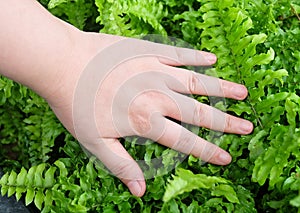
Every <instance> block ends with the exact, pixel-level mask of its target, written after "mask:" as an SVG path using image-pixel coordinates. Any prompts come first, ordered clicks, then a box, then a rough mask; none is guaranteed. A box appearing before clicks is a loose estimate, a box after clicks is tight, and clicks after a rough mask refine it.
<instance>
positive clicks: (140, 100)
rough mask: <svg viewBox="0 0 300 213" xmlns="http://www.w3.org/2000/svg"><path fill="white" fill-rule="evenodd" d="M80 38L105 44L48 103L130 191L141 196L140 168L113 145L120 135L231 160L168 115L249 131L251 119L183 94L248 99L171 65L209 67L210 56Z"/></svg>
mask: <svg viewBox="0 0 300 213" xmlns="http://www.w3.org/2000/svg"><path fill="white" fill-rule="evenodd" d="M86 36H87V39H89V40H90V41H91V42H92V43H93V42H95V43H94V44H95V45H94V46H97V45H96V43H97V39H99V42H98V43H100V41H103V38H104V37H105V38H106V39H108V41H109V42H108V43H109V44H110V45H106V47H105V48H103V47H102V48H98V49H101V50H100V51H99V52H98V53H97V54H95V50H93V51H91V52H94V53H93V54H94V56H93V59H92V60H91V61H90V62H89V63H88V64H87V66H86V67H85V69H82V70H80V71H78V72H77V73H72V74H70V73H69V72H68V71H66V72H65V73H64V75H63V76H62V79H61V82H62V84H63V86H62V85H61V86H59V87H58V88H63V90H59V91H58V92H56V93H54V94H52V95H51V97H48V98H47V99H48V102H49V103H50V105H51V107H52V109H53V110H54V112H55V113H56V114H57V116H58V117H59V119H60V120H61V122H62V123H63V124H64V125H65V126H66V127H67V129H68V130H69V131H70V132H71V133H72V134H73V135H74V136H75V137H76V138H77V139H78V141H79V142H80V143H81V144H82V145H83V146H84V147H85V148H86V149H87V150H89V151H90V152H91V153H92V154H93V155H95V156H96V157H97V158H98V159H100V160H101V161H102V162H103V163H104V164H105V165H106V166H107V168H108V169H109V170H110V171H111V172H112V173H113V174H115V175H116V176H117V177H118V178H120V179H121V180H122V181H123V182H124V183H125V184H126V185H127V186H128V188H129V189H130V191H131V193H132V194H134V195H136V196H142V195H143V194H144V192H145V188H146V186H145V180H144V176H143V173H142V171H141V169H140V168H139V166H138V164H137V163H136V162H135V161H134V160H133V159H132V157H131V156H130V155H129V154H128V153H127V151H126V150H125V149H124V147H123V146H122V145H121V144H120V143H119V141H118V138H120V137H125V136H131V135H137V136H142V137H145V138H150V139H152V140H154V141H157V142H158V143H160V144H162V145H165V146H167V147H170V148H173V149H175V150H178V151H180V152H182V153H186V154H192V155H193V156H195V157H199V158H201V159H202V160H204V161H206V162H211V163H214V164H219V165H226V164H228V163H230V161H231V157H230V155H229V154H228V153H227V152H226V151H224V150H222V149H220V148H219V147H218V146H216V145H214V144H212V143H209V142H207V141H205V140H204V139H202V138H200V137H198V136H197V135H195V134H193V133H192V132H190V131H188V130H187V129H185V128H183V127H182V126H181V125H179V124H178V123H175V122H173V121H171V120H170V119H168V118H166V117H170V118H173V119H176V120H178V121H182V122H184V123H188V124H192V125H197V126H201V127H206V128H210V129H213V130H217V131H222V132H223V131H224V132H228V133H237V134H248V133H250V132H251V131H252V128H253V126H252V124H251V123H250V122H249V121H246V120H243V119H240V118H237V117H234V116H231V115H228V114H225V113H223V112H221V111H219V110H217V109H215V108H212V107H210V106H207V105H204V104H202V103H199V102H197V101H196V100H194V99H192V98H190V97H188V96H185V95H183V94H198V95H209V96H219V97H227V98H233V99H237V100H242V99H244V98H245V97H246V96H247V89H246V88H245V87H244V86H243V85H239V84H236V83H232V82H228V81H224V80H220V79H217V78H213V77H209V76H206V75H202V74H198V73H195V72H192V71H189V70H185V69H182V68H177V67H175V66H182V65H193V66H209V65H212V64H214V63H215V61H216V57H215V55H213V54H210V53H207V52H202V51H196V50H191V49H185V48H176V47H173V46H167V45H161V44H156V43H151V42H147V41H141V40H136V39H128V38H122V37H116V36H108V35H101V34H100V35H91V34H89V35H86ZM91 46H93V45H91ZM89 54H90V53H89ZM86 63H87V62H86ZM70 91H72V92H70ZM71 112H73V113H71Z"/></svg>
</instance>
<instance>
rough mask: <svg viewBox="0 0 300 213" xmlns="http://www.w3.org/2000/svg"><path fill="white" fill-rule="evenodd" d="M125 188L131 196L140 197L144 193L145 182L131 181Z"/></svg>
mask: <svg viewBox="0 0 300 213" xmlns="http://www.w3.org/2000/svg"><path fill="white" fill-rule="evenodd" d="M127 187H128V189H129V191H130V192H131V194H133V195H135V196H137V197H142V196H143V195H144V194H145V191H146V183H145V180H131V181H129V182H128V183H127Z"/></svg>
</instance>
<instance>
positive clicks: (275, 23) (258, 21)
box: [0, 0, 300, 212]
mask: <svg viewBox="0 0 300 213" xmlns="http://www.w3.org/2000/svg"><path fill="white" fill-rule="evenodd" d="M40 2H41V3H42V4H43V5H44V6H45V7H46V8H47V9H49V10H50V11H51V12H52V13H53V14H55V15H56V16H58V17H60V18H61V19H64V20H65V21H68V22H69V23H71V24H73V25H74V26H76V27H78V28H79V29H81V30H86V31H99V30H100V32H103V33H111V34H118V35H123V36H141V35H147V34H153V33H155V34H160V35H162V36H167V35H168V36H173V37H178V38H181V39H183V40H184V41H186V42H188V43H189V44H191V46H193V47H195V48H197V49H202V50H207V51H210V52H213V53H215V54H216V55H217V56H218V62H217V64H216V65H215V66H214V67H213V68H211V69H208V70H206V71H205V73H206V74H208V75H213V76H217V77H221V78H223V79H226V80H231V81H235V82H238V83H242V84H244V85H245V86H246V87H247V88H248V90H249V96H248V98H247V99H246V100H245V101H243V102H237V101H233V100H226V101H225V100H222V101H217V102H216V103H211V104H212V105H213V104H215V106H216V107H218V108H220V109H222V110H226V111H227V112H228V113H231V114H234V115H238V116H240V117H243V118H245V119H248V120H250V121H252V122H253V123H254V126H255V129H254V131H253V133H252V134H251V135H247V136H239V135H232V134H222V133H214V134H213V135H212V134H210V132H209V131H208V130H205V129H203V130H201V131H200V133H199V135H200V136H201V137H204V138H206V139H207V140H210V141H213V142H214V143H216V144H217V145H219V146H221V147H222V148H224V149H226V150H228V151H229V152H230V153H231V155H232V157H233V160H232V163H231V164H230V165H228V166H224V167H220V166H215V165H211V164H204V163H203V162H201V161H200V160H199V159H196V158H194V157H192V156H188V157H187V156H184V155H182V154H179V153H177V152H175V151H173V150H170V149H166V148H165V147H162V146H160V145H158V144H156V143H153V142H151V141H147V142H146V145H145V146H141V145H138V144H140V143H139V141H138V140H139V139H137V138H127V139H126V140H124V142H123V143H124V146H125V147H126V149H127V150H128V151H129V152H130V154H131V155H132V156H133V157H134V158H135V159H136V160H139V159H144V161H145V164H143V165H141V166H142V167H143V169H144V171H145V176H149V175H150V174H152V173H153V172H154V168H156V167H157V165H155V162H152V161H151V159H153V158H159V159H161V162H160V165H162V166H161V167H160V169H158V170H157V171H156V173H155V176H154V177H153V179H148V180H147V192H146V194H145V196H144V197H142V198H136V197H133V196H132V195H130V193H129V191H128V189H126V187H125V186H124V185H123V184H122V183H121V182H120V181H119V180H118V179H116V178H115V177H112V176H111V175H109V174H108V173H107V172H106V170H105V168H104V167H103V166H102V165H101V163H100V162H97V163H95V162H96V160H95V159H93V158H91V159H88V158H87V157H86V155H85V154H84V152H82V149H81V147H80V145H79V144H78V143H77V142H76V141H75V140H74V138H72V136H71V135H70V134H69V133H67V132H66V130H65V129H64V128H63V127H62V125H61V124H60V123H59V122H58V120H57V119H56V118H55V116H54V114H53V113H52V111H51V110H50V108H49V107H48V106H47V104H46V103H45V102H44V101H43V100H42V99H41V98H40V97H38V96H37V95H36V94H34V93H33V92H32V91H30V90H29V89H27V88H25V87H23V86H21V85H19V84H17V83H14V82H12V81H10V80H8V79H5V78H3V77H1V78H0V105H1V109H0V114H1V118H2V119H1V120H0V137H1V143H0V146H1V154H2V155H1V167H2V168H3V169H4V170H5V171H6V172H7V173H6V174H5V175H4V176H3V177H2V178H1V180H0V185H1V193H2V195H4V194H7V195H8V196H12V195H15V196H16V197H17V199H18V200H19V199H21V198H24V199H25V203H26V205H27V204H30V203H34V204H35V206H36V207H37V208H38V209H40V210H41V211H42V212H130V211H131V212H287V211H289V212H300V129H299V126H300V97H299V96H300V83H299V82H300V75H299V72H300V49H299V46H300V45H299V44H300V36H299V34H300V18H299V13H300V9H299V8H300V5H299V3H297V1H296V0H281V1H272V0H266V1H262V0H257V1H248V0H243V1H233V0H223V1H221V0H185V1H174V0H150V1H146V0H141V1H137V0H107V1H104V0H95V1H93V0H40ZM195 69H197V68H195ZM195 98H197V99H198V100H199V101H203V100H204V101H206V102H208V101H209V100H208V99H205V98H203V97H195ZM210 100H211V101H213V99H210ZM178 159H180V160H179V161H183V162H182V163H180V164H178V163H177V162H178ZM173 167H176V169H175V170H174V171H173V170H172V168H173ZM170 170H171V171H170ZM169 171H170V172H169Z"/></svg>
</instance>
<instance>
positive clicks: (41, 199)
mask: <svg viewBox="0 0 300 213" xmlns="http://www.w3.org/2000/svg"><path fill="white" fill-rule="evenodd" d="M44 198H45V195H44V193H43V190H42V189H39V190H38V191H37V193H36V195H35V197H34V204H35V206H36V207H37V208H38V209H39V210H42V204H43V202H44Z"/></svg>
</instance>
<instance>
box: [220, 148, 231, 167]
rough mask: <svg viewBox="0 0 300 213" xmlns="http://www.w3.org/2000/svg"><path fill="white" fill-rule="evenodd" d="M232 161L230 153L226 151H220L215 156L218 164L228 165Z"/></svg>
mask: <svg viewBox="0 0 300 213" xmlns="http://www.w3.org/2000/svg"><path fill="white" fill-rule="evenodd" d="M231 161H232V157H231V155H230V154H229V153H228V152H226V151H222V152H220V153H219V155H218V156H217V164H218V165H222V166H223V165H228V164H230V163H231Z"/></svg>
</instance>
